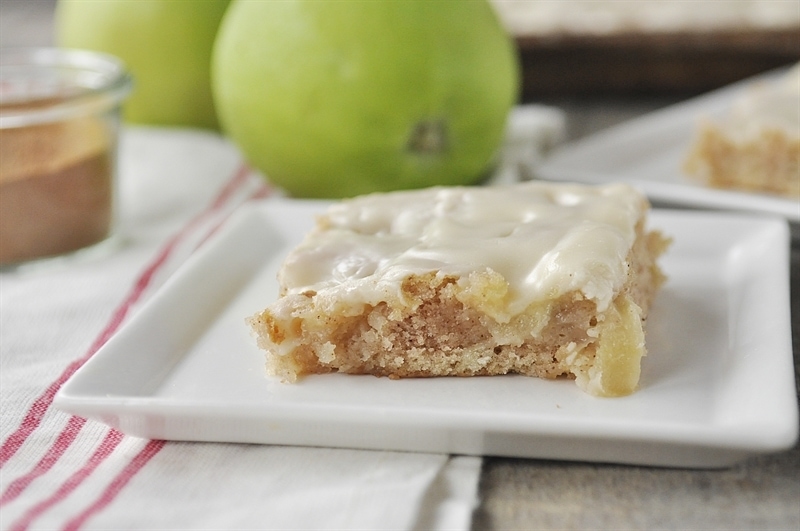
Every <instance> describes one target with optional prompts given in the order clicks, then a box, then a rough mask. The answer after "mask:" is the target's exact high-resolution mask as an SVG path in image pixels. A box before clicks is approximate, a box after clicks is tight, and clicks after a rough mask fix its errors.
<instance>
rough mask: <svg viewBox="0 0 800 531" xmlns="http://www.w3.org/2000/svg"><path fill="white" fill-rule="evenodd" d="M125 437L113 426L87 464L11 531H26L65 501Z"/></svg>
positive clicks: (34, 507)
mask: <svg viewBox="0 0 800 531" xmlns="http://www.w3.org/2000/svg"><path fill="white" fill-rule="evenodd" d="M73 418H76V417H73ZM123 437H124V435H123V434H122V432H119V431H117V430H115V429H113V428H112V429H110V430H109V431H108V433H107V434H106V436H105V438H104V439H103V441H102V442H101V443H100V445H99V446H98V447H97V449H96V450H95V451H94V453H93V454H92V456H91V457H90V458H89V460H88V461H87V462H86V464H85V465H83V466H82V467H81V468H80V469H78V470H77V471H76V472H75V473H74V474H72V475H71V476H70V477H69V478H68V479H67V481H65V482H64V483H62V484H61V486H60V487H59V488H58V490H56V491H55V492H54V493H53V494H52V495H51V496H50V497H49V498H46V499H45V500H43V501H41V502H39V503H37V504H36V505H34V506H33V507H31V508H30V509H28V512H26V513H25V514H24V515H22V518H20V519H19V520H18V521H17V522H15V523H14V526H13V527H11V528H9V531H25V530H26V529H28V527H29V526H30V525H31V522H33V521H34V520H35V519H36V518H38V517H39V516H40V515H42V514H43V513H44V512H45V511H47V509H49V508H50V507H52V506H54V505H56V504H57V503H59V502H61V501H63V500H64V499H65V498H66V497H67V496H69V495H70V494H71V493H72V491H74V490H75V489H76V488H78V485H80V484H81V483H83V481H84V480H86V478H88V477H89V476H90V475H91V474H92V472H94V470H95V469H96V468H97V467H98V466H99V465H100V463H102V462H103V461H104V460H105V459H106V457H108V456H109V455H111V453H112V452H113V451H114V450H115V449H116V448H117V446H119V443H120V442H122V438H123Z"/></svg>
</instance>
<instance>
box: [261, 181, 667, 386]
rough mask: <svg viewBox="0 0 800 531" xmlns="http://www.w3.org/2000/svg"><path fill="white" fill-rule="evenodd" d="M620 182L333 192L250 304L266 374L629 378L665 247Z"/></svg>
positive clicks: (636, 367)
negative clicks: (275, 288)
mask: <svg viewBox="0 0 800 531" xmlns="http://www.w3.org/2000/svg"><path fill="white" fill-rule="evenodd" d="M648 210H649V204H648V202H647V200H646V199H645V198H644V197H643V196H642V195H641V194H640V193H639V192H638V191H636V190H635V189H633V188H632V187H629V186H627V185H623V184H613V185H606V186H598V187H592V186H583V185H575V184H554V183H543V182H529V183H524V184H517V185H513V186H508V187H454V188H444V187H442V188H430V189H425V190H416V191H403V192H393V193H386V194H373V195H366V196H361V197H357V198H354V199H349V200H344V201H342V202H340V203H337V204H334V205H333V206H331V207H330V208H329V209H328V210H327V211H326V212H325V213H324V214H323V215H321V216H320V217H319V218H318V220H317V225H316V227H315V228H314V229H313V230H312V231H311V232H310V233H309V234H308V235H307V236H306V238H305V240H304V241H303V242H301V244H300V245H299V246H298V247H297V248H295V249H294V250H293V251H292V252H291V253H290V255H289V256H288V257H287V259H286V261H285V263H284V264H283V267H282V269H281V271H280V273H279V283H280V297H279V299H278V300H277V301H276V302H274V304H272V305H271V306H269V307H268V308H266V309H265V310H264V311H262V312H259V313H258V314H256V315H254V316H252V317H251V318H249V319H248V322H249V324H250V326H251V327H252V328H253V330H254V332H255V334H256V337H257V341H258V344H259V346H260V347H261V348H263V349H265V350H266V351H267V368H268V371H269V373H270V374H273V375H276V376H280V377H281V378H282V379H283V380H284V381H289V382H292V381H295V380H296V379H297V377H298V376H300V375H303V374H310V373H326V372H344V373H350V374H372V375H377V376H388V377H389V378H405V377H429V376H479V375H499V374H507V373H517V374H524V375H529V376H538V377H543V378H557V377H562V376H564V377H570V378H574V379H575V380H576V382H577V384H578V386H580V388H581V389H583V390H584V391H586V392H588V393H591V394H593V395H598V396H620V395H626V394H629V393H631V392H633V391H634V390H635V388H636V387H637V384H638V381H639V372H640V361H641V357H642V356H643V355H644V354H645V341H644V320H645V316H646V314H647V311H648V308H649V306H650V303H651V301H652V300H653V297H654V296H655V294H656V292H657V290H658V288H659V287H660V285H661V284H662V283H663V282H664V276H663V274H662V273H661V271H660V269H659V268H658V266H657V264H656V260H657V258H658V256H659V255H660V254H661V253H662V252H663V251H664V249H665V248H666V246H667V240H666V239H665V238H664V237H662V236H661V235H660V234H659V233H658V232H646V230H645V223H646V215H647V212H648Z"/></svg>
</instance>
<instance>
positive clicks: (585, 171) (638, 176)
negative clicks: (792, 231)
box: [533, 69, 800, 224]
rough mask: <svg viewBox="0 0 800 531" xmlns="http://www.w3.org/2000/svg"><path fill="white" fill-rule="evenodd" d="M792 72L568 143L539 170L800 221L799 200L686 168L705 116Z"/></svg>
mask: <svg viewBox="0 0 800 531" xmlns="http://www.w3.org/2000/svg"><path fill="white" fill-rule="evenodd" d="M786 71H787V70H786V69H781V70H779V71H774V72H769V73H767V74H764V75H761V76H757V77H755V78H751V79H747V80H745V81H741V82H739V83H736V84H733V85H730V86H728V87H724V88H722V89H720V90H717V91H713V92H711V93H709V94H705V95H703V96H700V97H697V98H693V99H690V100H688V101H686V102H683V103H679V104H677V105H672V106H669V107H666V108H665V109H662V110H659V111H656V112H653V113H650V114H647V115H645V116H642V117H640V118H636V119H633V120H630V121H627V122H625V123H622V124H620V125H617V126H614V127H610V128H608V129H606V130H604V131H601V132H599V133H595V134H593V135H589V136H587V137H585V138H582V139H580V140H578V141H576V142H572V143H569V144H565V145H563V146H562V147H560V148H559V149H557V150H556V151H554V152H553V154H552V155H550V156H549V157H548V158H547V159H546V160H545V161H543V162H542V163H541V165H540V166H539V167H536V168H534V170H533V171H534V174H535V176H536V177H537V178H541V179H545V180H555V181H578V182H585V183H591V184H599V183H604V182H610V181H626V182H630V183H632V184H635V185H636V186H638V187H639V188H640V189H641V190H643V191H644V192H645V193H646V194H647V195H648V196H649V197H650V199H651V200H652V201H653V202H654V203H656V204H661V205H674V206H686V207H693V208H713V209H721V210H740V211H749V212H756V213H767V214H773V215H779V216H784V217H786V218H787V219H788V220H789V221H790V222H791V223H793V224H796V223H800V201H798V200H797V199H789V198H782V197H779V196H774V195H768V194H757V193H748V192H736V191H729V190H719V189H714V188H710V187H707V186H704V185H703V184H700V183H697V182H693V181H692V180H691V179H690V178H689V177H687V176H686V175H685V174H684V173H683V172H682V170H681V166H682V165H683V163H684V161H685V160H686V157H687V156H688V154H689V148H690V145H691V143H692V142H693V141H694V139H695V136H696V133H697V126H698V124H699V123H700V121H701V120H703V119H712V120H721V119H723V118H724V117H725V115H726V113H727V111H728V110H729V108H730V105H731V104H732V102H733V100H734V99H735V98H737V97H738V96H740V95H741V94H742V92H743V91H746V90H749V89H752V87H753V86H754V85H756V84H758V83H765V82H772V81H775V80H777V79H779V78H780V77H781V76H783V75H785V74H786Z"/></svg>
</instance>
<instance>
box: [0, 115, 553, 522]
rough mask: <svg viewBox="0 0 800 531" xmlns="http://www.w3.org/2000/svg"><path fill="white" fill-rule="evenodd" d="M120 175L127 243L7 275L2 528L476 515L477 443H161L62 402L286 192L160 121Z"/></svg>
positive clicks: (126, 149)
mask: <svg viewBox="0 0 800 531" xmlns="http://www.w3.org/2000/svg"><path fill="white" fill-rule="evenodd" d="M534 114H536V113H535V112H534ZM547 116H548V118H547V119H545V120H539V122H538V123H540V124H541V126H542V127H527V128H523V129H524V130H525V131H527V133H526V134H532V136H530V138H531V139H532V141H536V142H538V140H537V139H538V138H539V136H537V135H541V132H542V130H543V129H542V128H544V129H546V130H553V131H556V130H557V129H558V126H559V125H558V123H556V122H553V121H552V116H551V115H550V114H548V115H547ZM537 119H538V118H536V119H535V120H537ZM535 120H534V121H535ZM531 123H533V122H531ZM533 133H535V134H533ZM545 136H546V137H548V138H549V137H550V136H552V135H545ZM506 169H507V168H506ZM506 173H507V172H506ZM507 178H508V177H507V176H506V179H507ZM120 188H121V193H120V195H121V197H122V205H121V212H122V216H121V218H122V224H121V230H120V232H121V243H120V245H119V247H118V248H117V249H115V250H114V252H112V253H111V254H108V255H105V256H98V257H93V258H87V259H84V260H78V261H72V262H66V263H63V264H58V265H54V266H49V267H46V268H40V269H31V270H20V271H17V272H13V273H2V274H0V411H2V413H1V414H0V529H3V530H24V529H64V530H75V529H104V530H107V529H375V530H379V529H397V530H413V529H452V530H466V529H469V527H470V523H471V516H472V512H473V510H474V508H475V507H476V505H477V488H478V479H479V474H480V466H481V460H480V458H477V457H464V456H448V455H434V454H418V453H403V452H388V451H361V450H347V449H326V448H294V447H282V446H269V445H237V444H208V443H188V442H165V441H148V440H143V439H139V438H136V437H132V436H128V435H124V434H122V433H120V432H118V431H117V430H114V429H112V428H109V427H108V426H105V425H103V424H100V423H96V422H92V421H86V420H84V419H81V418H79V417H74V416H70V415H67V414H65V413H62V412H60V411H58V410H56V409H55V408H54V407H52V400H53V396H54V394H55V392H56V391H57V390H58V388H59V387H60V385H61V384H63V383H64V382H65V381H66V380H67V379H68V378H69V376H70V375H71V374H72V373H73V372H74V371H75V370H76V369H77V368H78V367H79V366H80V365H82V364H83V363H84V362H85V361H86V360H88V359H89V358H90V357H91V356H92V355H93V354H94V353H95V352H96V351H97V349H98V348H99V347H100V346H101V345H102V344H103V343H104V342H105V341H107V340H108V338H109V337H111V336H112V335H113V334H114V333H115V332H116V331H117V330H118V329H119V328H120V327H121V326H124V325H125V323H126V322H127V320H128V319H129V318H130V317H131V315H132V314H134V313H135V312H136V311H137V310H138V309H139V308H140V307H141V306H142V304H143V303H144V302H145V301H146V300H147V299H149V298H150V297H151V296H152V294H153V293H155V292H156V291H157V290H158V288H159V287H160V286H161V285H162V284H163V283H164V281H165V280H166V279H167V278H169V276H170V275H171V274H172V273H173V272H174V271H175V270H176V269H177V268H178V267H179V266H180V264H182V263H183V262H184V261H185V260H186V258H188V257H189V256H190V255H191V254H192V253H193V252H194V251H195V250H196V249H197V247H198V246H200V245H202V243H203V242H204V241H205V239H206V238H208V236H209V235H210V234H211V233H213V232H214V231H215V230H216V229H217V228H218V227H219V226H220V225H221V224H222V223H224V221H225V220H226V219H227V218H228V216H230V214H231V213H232V212H233V211H235V210H236V208H237V207H238V206H240V205H241V204H242V203H244V202H246V201H251V200H257V199H258V198H260V197H264V196H268V195H271V194H274V192H273V191H272V190H270V189H269V188H268V187H267V186H266V185H265V183H264V180H263V179H261V178H259V177H258V176H256V175H254V174H253V173H252V172H250V171H249V170H248V169H247V168H246V167H245V166H244V164H243V163H242V160H241V156H240V154H239V153H238V151H237V150H236V148H235V147H233V146H232V145H231V144H230V143H228V142H227V141H225V140H224V139H222V138H220V137H219V136H217V135H215V134H211V133H205V132H199V131H191V130H178V129H175V130H170V129H158V128H130V129H126V130H125V131H124V133H123V136H122V142H121V148H120Z"/></svg>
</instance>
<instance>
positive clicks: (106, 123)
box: [0, 48, 132, 269]
mask: <svg viewBox="0 0 800 531" xmlns="http://www.w3.org/2000/svg"><path fill="white" fill-rule="evenodd" d="M131 85H132V81H131V77H130V76H129V74H128V72H127V71H126V69H125V67H124V65H123V64H122V63H121V62H120V61H119V60H118V59H116V58H115V57H112V56H108V55H104V54H99V53H95V52H90V51H84V50H67V49H57V48H37V49H20V50H13V49H12V50H2V51H0V268H3V269H7V268H9V267H16V266H19V265H20V264H25V263H30V262H31V261H36V260H41V259H46V258H52V257H61V256H66V255H72V254H75V253H76V252H77V251H82V250H87V249H91V248H95V247H98V246H99V245H100V244H102V243H104V242H108V241H109V240H110V239H111V238H112V236H113V235H114V234H115V229H116V212H117V208H116V202H117V201H116V198H117V169H116V152H117V143H118V136H119V124H120V106H121V104H122V102H123V100H124V99H125V98H126V96H127V95H128V94H129V92H130V90H131Z"/></svg>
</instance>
